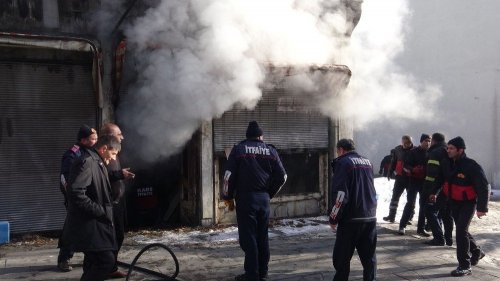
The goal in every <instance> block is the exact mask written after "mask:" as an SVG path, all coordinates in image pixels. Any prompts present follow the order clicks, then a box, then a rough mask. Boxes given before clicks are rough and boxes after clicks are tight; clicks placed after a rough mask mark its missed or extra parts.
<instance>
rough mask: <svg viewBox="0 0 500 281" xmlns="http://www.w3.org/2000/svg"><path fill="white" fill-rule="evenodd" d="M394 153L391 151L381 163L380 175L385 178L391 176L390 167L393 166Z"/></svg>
mask: <svg viewBox="0 0 500 281" xmlns="http://www.w3.org/2000/svg"><path fill="white" fill-rule="evenodd" d="M393 153H394V151H393V150H391V154H389V155H386V156H385V157H384V158H383V159H382V161H381V162H380V169H379V171H378V174H379V175H380V176H383V177H387V176H389V166H390V165H391V158H392V156H391V155H392V154H393Z"/></svg>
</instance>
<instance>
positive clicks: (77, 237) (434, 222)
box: [58, 121, 490, 281]
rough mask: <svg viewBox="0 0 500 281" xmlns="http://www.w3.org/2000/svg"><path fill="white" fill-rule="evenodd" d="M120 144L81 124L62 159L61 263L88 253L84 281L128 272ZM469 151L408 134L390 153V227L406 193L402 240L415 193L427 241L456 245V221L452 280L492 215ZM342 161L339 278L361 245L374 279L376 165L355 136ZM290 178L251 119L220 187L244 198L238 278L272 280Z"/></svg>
mask: <svg viewBox="0 0 500 281" xmlns="http://www.w3.org/2000/svg"><path fill="white" fill-rule="evenodd" d="M122 140H123V136H122V134H121V131H120V129H119V128H118V126H116V125H115V124H112V123H108V124H105V125H103V127H102V129H101V134H100V136H99V138H98V137H97V131H96V130H95V129H93V128H90V127H88V126H82V128H80V130H79V132H78V143H77V144H75V145H74V146H72V147H71V148H70V149H69V150H68V151H67V152H66V153H65V154H64V156H63V159H62V168H61V191H62V192H63V194H64V197H65V205H66V207H67V218H66V221H65V226H64V229H63V235H62V237H61V239H60V241H59V242H60V243H59V247H60V254H59V258H58V267H59V268H60V269H61V270H64V271H68V270H71V267H70V265H69V260H70V259H71V257H72V255H73V252H74V251H79V252H83V253H84V262H83V275H82V277H81V280H104V279H107V278H109V277H124V276H125V275H124V274H123V273H121V272H120V271H118V268H117V266H116V262H117V255H118V251H119V249H120V246H121V243H122V242H123V238H124V235H123V234H124V229H123V219H124V211H125V207H124V206H123V205H122V204H124V202H123V201H124V200H121V196H122V195H123V182H122V180H124V179H128V178H133V177H134V174H133V173H131V172H130V171H129V170H128V168H126V169H121V167H120V163H119V162H118V161H117V157H116V156H117V154H118V153H119V151H120V149H121V141H122ZM465 147H466V146H465V142H464V140H463V139H462V138H461V137H456V138H453V139H451V140H450V141H449V142H448V143H446V142H445V138H444V136H443V134H440V133H434V134H433V135H432V137H431V136H429V135H427V134H422V136H421V137H420V145H419V146H417V147H413V143H412V139H411V137H410V136H403V137H402V143H401V145H399V146H397V147H395V148H394V149H393V150H392V151H391V157H390V159H391V161H390V163H389V166H388V167H389V168H388V171H387V173H386V174H385V176H387V177H388V178H392V177H394V178H395V183H394V189H393V195H392V198H391V203H390V207H389V215H388V216H386V217H384V218H383V219H384V220H385V221H389V222H395V219H396V212H397V207H398V203H399V198H400V197H401V195H402V194H403V192H404V191H405V190H406V192H407V203H406V205H405V208H404V211H403V215H402V216H401V220H400V222H399V231H398V233H399V234H401V235H404V234H405V233H406V227H407V225H409V223H410V222H411V220H412V217H413V215H414V211H415V203H416V198H417V194H419V196H420V200H419V205H420V211H419V214H418V222H417V233H418V234H420V235H422V236H426V237H429V236H430V234H428V233H427V231H426V225H428V226H429V227H430V229H431V230H432V236H433V239H432V240H428V241H427V242H426V243H427V244H429V245H435V246H444V245H445V244H447V245H452V244H453V241H452V231H453V221H454V223H455V227H456V245H457V259H458V263H459V265H458V267H457V268H456V269H455V270H453V271H452V272H451V275H452V276H464V275H469V274H471V272H472V271H471V265H476V264H477V263H478V262H479V260H480V259H481V258H483V257H484V255H485V253H484V252H483V251H482V250H481V248H480V247H479V246H478V245H477V244H476V242H475V240H474V238H473V237H472V236H471V234H470V233H469V231H468V230H469V225H470V223H471V220H472V218H473V216H474V213H476V214H477V216H478V217H479V218H481V217H482V216H484V215H486V213H487V212H488V200H489V192H490V191H489V185H488V182H487V180H486V177H485V174H484V171H483V169H482V168H481V166H480V165H479V164H477V163H476V162H475V161H474V160H472V159H470V158H468V157H467V156H466V154H465ZM336 155H337V158H335V159H334V160H333V161H332V164H331V167H332V174H333V178H332V181H331V190H330V194H331V198H332V206H333V207H332V209H331V212H330V213H329V223H330V227H331V228H332V229H333V230H334V231H336V240H335V245H334V248H333V266H334V268H335V275H334V279H333V280H334V281H336V280H337V281H340V280H342V281H343V280H348V277H349V272H350V260H351V258H352V256H353V253H354V250H355V249H356V250H357V251H358V255H359V258H360V260H361V263H362V265H363V280H365V281H368V280H376V271H377V259H376V254H375V252H376V244H377V231H376V223H377V216H376V211H377V195H376V190H375V186H374V180H373V174H374V173H373V166H372V164H371V162H370V160H368V159H367V158H365V157H363V156H361V155H359V154H358V153H357V152H356V150H355V144H354V141H353V140H351V139H341V140H339V141H338V142H337V144H336ZM286 178H287V174H286V171H285V169H284V167H283V165H282V163H281V160H280V157H279V155H278V152H277V150H276V149H275V148H274V147H273V146H272V145H270V144H266V143H265V142H264V138H263V130H262V128H261V127H260V126H259V125H258V123H257V122H256V121H252V122H250V123H249V125H248V127H247V131H246V139H245V140H243V141H242V142H240V143H238V144H237V145H235V146H234V147H233V149H232V150H231V152H230V154H229V156H228V161H227V165H226V169H225V173H224V179H223V188H222V189H221V197H222V198H223V199H224V200H227V201H230V202H231V204H229V205H232V202H233V200H235V201H236V217H237V223H238V235H239V243H240V246H241V248H242V250H243V251H244V253H245V260H244V270H245V272H244V273H243V274H241V275H238V276H236V277H235V280H237V281H246V280H251V281H262V280H266V279H267V275H268V270H269V269H268V265H269V260H270V251H269V237H268V224H269V214H270V200H271V199H272V198H273V197H274V196H275V195H276V194H277V193H278V192H279V190H280V189H281V187H282V186H283V185H284V183H285V182H286ZM120 202H123V203H120ZM426 221H427V223H426ZM443 225H444V232H443V229H442V226H443Z"/></svg>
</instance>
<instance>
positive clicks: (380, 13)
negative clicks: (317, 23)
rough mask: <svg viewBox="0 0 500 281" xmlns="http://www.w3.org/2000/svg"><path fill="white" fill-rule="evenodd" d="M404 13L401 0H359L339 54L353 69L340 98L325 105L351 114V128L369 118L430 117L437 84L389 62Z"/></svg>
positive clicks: (398, 44) (396, 51) (397, 48)
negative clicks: (355, 19)
mask: <svg viewBox="0 0 500 281" xmlns="http://www.w3.org/2000/svg"><path fill="white" fill-rule="evenodd" d="M410 16H411V15H410V11H409V9H408V2H407V1H400V0H387V1H365V2H364V3H363V13H362V16H361V20H360V22H359V24H358V26H357V27H356V29H355V30H354V32H353V34H352V37H351V40H350V45H349V47H348V48H346V49H345V52H344V53H343V56H342V58H343V62H344V63H345V64H346V65H348V66H349V68H351V70H352V73H353V75H352V77H351V81H350V84H349V87H348V88H347V91H346V93H344V95H342V102H341V103H338V101H334V102H335V104H336V105H337V106H330V108H333V109H335V110H337V111H339V112H340V115H341V116H343V117H347V118H348V117H351V118H353V119H354V121H355V125H356V128H357V129H363V128H365V127H366V126H367V125H370V124H372V123H374V122H387V121H390V122H396V123H405V122H407V121H408V120H415V119H421V120H423V121H424V120H431V119H432V118H434V106H433V104H435V102H436V100H437V99H439V98H440V97H441V91H440V89H439V87H438V86H436V85H432V84H429V83H427V82H426V81H417V80H416V79H414V77H412V76H411V75H410V74H409V73H408V72H407V71H403V70H402V69H401V68H400V67H399V66H398V65H397V64H396V63H395V60H396V58H397V57H398V56H399V55H400V54H401V52H402V51H403V49H404V41H405V32H406V31H407V30H406V28H407V26H406V24H407V22H408V21H407V20H408V18H409V17H410ZM423 112H425V114H422V113H423Z"/></svg>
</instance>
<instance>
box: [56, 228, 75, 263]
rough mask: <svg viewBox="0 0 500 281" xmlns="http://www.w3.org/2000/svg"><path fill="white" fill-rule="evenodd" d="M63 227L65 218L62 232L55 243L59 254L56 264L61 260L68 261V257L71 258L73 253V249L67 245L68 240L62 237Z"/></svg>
mask: <svg viewBox="0 0 500 281" xmlns="http://www.w3.org/2000/svg"><path fill="white" fill-rule="evenodd" d="M65 229H66V219H65V220H64V225H63V230H62V234H61V236H60V237H59V241H58V243H57V247H58V248H59V255H58V256H57V263H58V264H59V263H60V262H63V261H69V260H70V259H72V258H73V254H74V253H73V251H72V250H71V245H69V242H68V241H66V240H65V239H64V235H63V233H64V231H65Z"/></svg>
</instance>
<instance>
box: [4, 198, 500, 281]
mask: <svg viewBox="0 0 500 281" xmlns="http://www.w3.org/2000/svg"><path fill="white" fill-rule="evenodd" d="M498 217H500V202H492V204H491V206H490V212H489V213H488V216H487V217H486V218H484V219H481V220H478V219H477V218H475V219H474V220H473V223H472V226H471V232H472V233H473V234H474V236H475V237H476V239H477V240H478V242H479V244H480V245H482V246H483V249H484V250H485V251H486V253H487V256H486V257H485V258H484V259H483V260H481V261H480V263H479V265H478V266H475V267H473V274H472V275H471V276H468V277H463V278H459V279H460V280H485V281H486V280H500V245H499V243H498V240H499V237H500V227H499V223H498V221H499V220H498ZM396 228H397V224H386V223H382V224H379V236H378V246H377V257H378V280H456V279H457V278H453V277H450V271H451V270H453V269H454V268H455V267H456V265H457V262H456V258H455V248H454V247H447V246H444V247H430V246H426V245H424V244H423V243H422V242H423V241H424V240H423V239H422V238H421V237H419V236H416V235H415V229H414V228H412V227H409V231H408V232H409V233H408V235H405V236H399V235H396V234H395V230H396ZM334 241H335V237H334V234H333V233H332V232H330V231H326V230H325V231H323V232H319V233H314V234H308V235H302V236H285V235H280V234H279V233H277V235H276V236H275V237H274V238H273V239H271V253H272V256H271V263H270V272H269V273H270V274H269V280H292V281H295V280H297V281H298V280H331V279H332V277H333V268H332V264H331V255H332V248H333V244H334ZM135 244H136V243H135V242H133V241H132V240H131V239H127V240H126V243H125V246H124V247H123V249H122V251H121V252H120V260H121V261H124V262H131V261H132V259H133V257H134V256H135V255H136V254H137V252H138V251H139V250H140V249H141V248H142V247H143V246H144V245H135ZM55 245H56V242H55V241H51V242H49V243H44V245H43V246H30V245H25V244H23V245H21V246H19V245H17V246H16V245H4V246H0V280H78V279H79V276H80V275H81V273H82V269H81V261H82V255H81V254H77V255H76V256H75V258H74V259H73V264H74V267H75V269H74V270H73V271H72V272H69V273H62V272H58V271H57V270H56V268H55V260H56V256H57V249H55ZM172 250H173V251H174V252H175V254H176V255H177V257H178V259H179V263H180V273H179V276H178V278H177V280H179V281H187V280H233V276H235V275H237V274H240V273H241V270H242V264H243V253H242V252H241V250H240V249H239V246H238V244H237V243H236V242H224V243H223V244H218V245H211V246H206V244H201V245H178V246H175V247H172ZM165 254H166V252H165V251H163V250H160V249H158V250H155V251H151V252H150V253H149V254H147V255H144V256H143V257H144V258H141V260H140V266H143V267H148V268H152V269H155V268H156V269H157V268H159V267H161V268H162V271H163V272H164V273H165V274H168V273H169V272H173V262H172V260H171V258H167V256H166V255H165ZM154 279H156V280H158V278H155V277H151V276H147V275H142V274H135V275H133V276H131V278H130V280H154ZM350 280H362V273H361V265H360V263H359V259H358V258H357V256H356V255H355V256H354V257H353V260H352V262H351V276H350Z"/></svg>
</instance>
